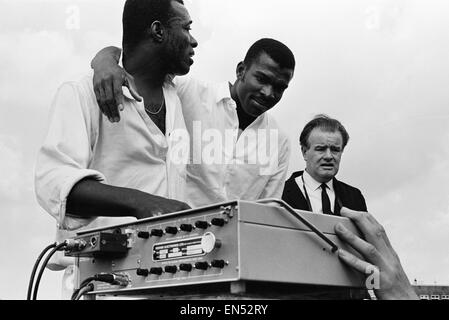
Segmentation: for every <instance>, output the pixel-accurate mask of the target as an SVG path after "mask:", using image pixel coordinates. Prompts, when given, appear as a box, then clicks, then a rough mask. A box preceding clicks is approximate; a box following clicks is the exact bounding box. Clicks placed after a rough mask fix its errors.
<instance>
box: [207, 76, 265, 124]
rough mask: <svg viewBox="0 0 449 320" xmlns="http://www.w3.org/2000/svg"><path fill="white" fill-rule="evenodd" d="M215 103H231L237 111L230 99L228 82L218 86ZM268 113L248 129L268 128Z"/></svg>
mask: <svg viewBox="0 0 449 320" xmlns="http://www.w3.org/2000/svg"><path fill="white" fill-rule="evenodd" d="M216 100H217V103H220V102H221V101H224V100H229V101H231V102H232V104H231V105H232V107H233V108H234V109H235V110H237V103H236V102H235V101H234V99H232V96H231V83H230V82H223V83H221V84H219V85H218V88H217V97H216ZM267 115H268V113H267V112H265V113H264V114H262V115H261V116H259V117H258V118H257V119H256V120H255V121H254V122H253V123H252V124H251V125H250V126H249V127H248V128H250V127H263V126H268V116H267Z"/></svg>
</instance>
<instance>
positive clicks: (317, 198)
mask: <svg viewBox="0 0 449 320" xmlns="http://www.w3.org/2000/svg"><path fill="white" fill-rule="evenodd" d="M303 177H304V183H303V180H302V179H303ZM303 177H298V178H296V180H295V181H296V183H297V184H298V187H299V189H300V190H301V192H302V194H303V195H304V198H306V199H307V196H306V193H305V191H304V186H305V187H306V190H307V194H308V195H309V199H310V204H311V206H312V211H313V212H315V213H323V204H322V202H321V192H322V189H321V185H322V183H320V182H318V181H316V180H315V179H314V178H312V176H311V175H310V174H309V173H308V172H307V171H304V174H303ZM326 185H327V189H326V192H327V195H328V196H329V200H330V202H331V210H332V212H334V210H335V190H334V182H333V180H331V181H329V182H328V183H326Z"/></svg>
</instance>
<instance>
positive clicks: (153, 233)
mask: <svg viewBox="0 0 449 320" xmlns="http://www.w3.org/2000/svg"><path fill="white" fill-rule="evenodd" d="M150 235H151V236H152V237H162V236H163V235H164V231H163V230H160V229H153V230H151V234H150Z"/></svg>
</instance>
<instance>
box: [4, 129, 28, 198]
mask: <svg viewBox="0 0 449 320" xmlns="http://www.w3.org/2000/svg"><path fill="white" fill-rule="evenodd" d="M19 150H21V148H20V144H19V142H18V139H16V138H14V137H11V136H5V135H0V154H1V157H0V177H1V179H0V201H2V202H3V201H17V200H19V199H20V196H21V195H22V191H23V190H24V189H26V186H25V183H26V181H25V180H26V179H25V178H24V175H23V169H24V166H23V156H22V154H21V152H20V151H19Z"/></svg>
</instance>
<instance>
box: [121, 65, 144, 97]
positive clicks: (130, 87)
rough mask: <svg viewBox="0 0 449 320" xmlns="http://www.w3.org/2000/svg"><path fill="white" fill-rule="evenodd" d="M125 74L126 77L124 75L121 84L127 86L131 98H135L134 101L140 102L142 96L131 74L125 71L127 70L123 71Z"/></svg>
mask: <svg viewBox="0 0 449 320" xmlns="http://www.w3.org/2000/svg"><path fill="white" fill-rule="evenodd" d="M125 75H126V77H125V81H124V84H123V85H124V86H126V87H127V88H128V90H129V92H130V93H131V95H132V96H133V98H134V99H136V101H138V102H142V101H143V98H142V97H141V96H140V95H139V93H138V92H137V89H136V84H135V83H134V78H133V76H132V75H130V74H129V73H127V72H125Z"/></svg>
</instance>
